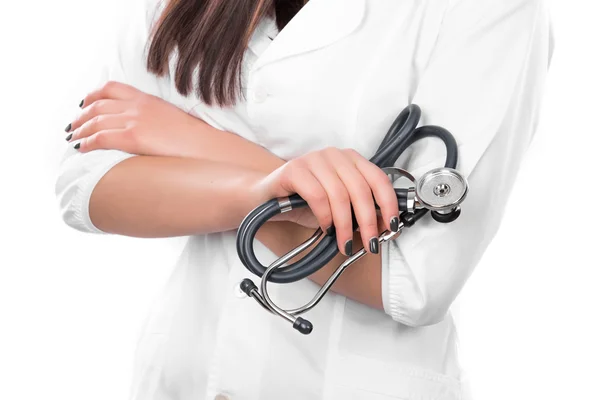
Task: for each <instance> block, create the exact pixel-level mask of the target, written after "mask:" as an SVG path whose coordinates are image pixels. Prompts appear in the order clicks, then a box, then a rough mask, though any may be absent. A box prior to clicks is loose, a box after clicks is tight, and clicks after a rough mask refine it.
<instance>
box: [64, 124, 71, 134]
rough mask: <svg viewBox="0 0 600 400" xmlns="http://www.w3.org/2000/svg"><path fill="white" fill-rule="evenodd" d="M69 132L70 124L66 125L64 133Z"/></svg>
mask: <svg viewBox="0 0 600 400" xmlns="http://www.w3.org/2000/svg"><path fill="white" fill-rule="evenodd" d="M70 130H71V124H69V125H67V127H66V128H65V132H69V131H70Z"/></svg>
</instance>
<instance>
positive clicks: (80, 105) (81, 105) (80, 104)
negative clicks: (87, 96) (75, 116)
mask: <svg viewBox="0 0 600 400" xmlns="http://www.w3.org/2000/svg"><path fill="white" fill-rule="evenodd" d="M83 101H84V100H81V103H79V108H81V107H83Z"/></svg>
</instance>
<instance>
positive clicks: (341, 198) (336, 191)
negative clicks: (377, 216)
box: [308, 153, 353, 256]
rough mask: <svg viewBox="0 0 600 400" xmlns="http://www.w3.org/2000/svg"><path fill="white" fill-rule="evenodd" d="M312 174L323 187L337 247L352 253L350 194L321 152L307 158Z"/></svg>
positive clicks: (343, 252)
mask: <svg viewBox="0 0 600 400" xmlns="http://www.w3.org/2000/svg"><path fill="white" fill-rule="evenodd" d="M308 164H309V165H310V168H311V172H312V174H313V175H314V176H315V177H316V178H317V180H318V181H319V183H320V184H321V186H323V188H324V189H325V192H326V193H327V197H328V200H329V206H330V209H331V214H332V219H333V226H334V227H335V232H336V238H337V242H338V248H339V249H340V252H341V253H342V254H346V255H347V256H350V255H352V237H353V231H352V211H351V207H350V196H349V195H348V190H347V189H346V187H345V186H344V183H343V182H342V181H341V180H340V177H339V176H338V175H337V173H336V172H335V169H334V168H332V166H331V165H330V163H329V162H328V161H327V160H326V159H325V157H324V156H323V154H322V153H315V154H314V155H312V156H311V157H310V158H309V159H308Z"/></svg>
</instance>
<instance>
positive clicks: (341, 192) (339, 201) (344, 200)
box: [331, 188, 350, 207]
mask: <svg viewBox="0 0 600 400" xmlns="http://www.w3.org/2000/svg"><path fill="white" fill-rule="evenodd" d="M331 197H332V199H331V200H332V202H333V203H334V204H335V206H336V207H347V206H348V204H350V195H349V194H348V191H347V190H345V189H344V188H338V189H335V190H334V191H333V192H332V194H331Z"/></svg>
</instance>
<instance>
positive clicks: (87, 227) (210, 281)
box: [57, 0, 552, 400]
mask: <svg viewBox="0 0 600 400" xmlns="http://www.w3.org/2000/svg"><path fill="white" fill-rule="evenodd" d="M145 2H146V3H145V7H146V13H145V14H146V15H145V16H146V18H144V13H140V15H139V16H138V17H139V18H132V21H130V23H128V24H127V27H125V31H124V32H123V33H122V34H120V35H119V38H120V40H119V46H118V51H117V58H116V59H115V60H114V61H113V62H112V63H109V64H108V65H107V69H106V71H107V74H106V75H105V76H104V77H103V78H108V79H112V80H119V81H123V82H125V83H129V84H132V85H134V86H136V87H138V88H140V89H141V90H144V91H147V92H150V93H153V94H156V95H160V96H162V97H163V98H165V99H167V100H169V101H170V102H172V103H174V104H176V105H177V106H179V107H181V108H182V109H184V110H186V111H189V112H190V113H192V114H194V115H196V116H198V117H200V118H202V119H204V120H205V121H207V122H208V123H210V124H212V125H213V126H215V127H217V128H220V129H223V130H227V131H231V132H235V133H237V134H239V135H240V136H242V137H244V138H247V139H249V140H251V141H253V142H256V143H258V144H260V145H262V146H264V147H266V148H267V149H269V150H270V151H272V152H273V153H275V154H277V155H278V156H279V157H282V158H284V159H290V158H293V157H297V156H300V155H302V154H304V153H306V152H308V151H311V150H315V149H319V148H323V147H326V146H336V147H352V148H355V149H356V150H358V151H359V152H360V153H361V154H363V155H364V156H365V157H367V158H369V157H370V156H371V155H372V154H373V152H374V151H375V149H376V148H377V146H378V144H379V142H380V141H381V139H382V137H383V135H384V134H385V132H386V131H387V129H388V127H389V125H390V124H391V122H392V121H393V120H394V118H395V117H396V115H397V113H398V112H399V111H400V110H402V109H403V108H404V107H405V106H406V105H407V104H409V103H416V104H418V105H420V106H421V108H422V110H423V123H425V124H436V125H441V126H444V127H445V128H447V129H449V130H450V131H451V132H452V133H453V134H454V135H455V137H456V139H457V141H458V143H459V146H460V148H459V149H460V157H459V166H458V169H459V170H461V171H462V172H463V173H464V174H466V175H467V177H468V179H469V183H470V186H471V191H470V194H469V196H468V198H467V200H466V202H465V203H464V206H463V213H462V216H461V217H460V218H459V219H458V220H457V221H456V222H455V223H452V224H448V225H443V224H437V223H435V222H432V220H431V219H430V217H427V219H424V220H422V221H420V223H419V224H418V225H417V226H415V227H413V228H411V229H410V230H407V231H406V232H405V233H404V234H403V235H401V236H400V237H399V238H398V239H397V240H395V241H394V242H393V243H391V244H389V245H384V246H383V247H382V257H383V263H382V270H383V280H382V291H383V300H384V305H385V312H382V311H378V310H374V309H371V308H369V307H366V306H364V305H361V304H358V303H356V302H354V301H351V300H348V299H346V298H344V297H342V296H339V295H336V294H333V293H331V294H329V295H327V296H326V298H325V299H324V301H323V302H322V303H321V304H320V305H319V306H318V307H317V308H316V309H315V310H313V311H311V312H310V313H309V314H308V315H307V318H308V319H310V320H311V321H312V322H313V323H314V325H315V330H314V332H313V333H312V334H311V335H310V336H302V335H300V334H298V333H297V332H296V331H294V330H293V329H292V328H291V327H290V325H289V324H288V323H286V322H284V321H283V320H281V319H279V318H275V317H273V316H270V315H268V314H267V313H265V312H264V310H262V309H261V308H260V307H259V306H257V304H256V303H255V302H254V300H251V299H248V298H246V297H245V295H244V294H242V293H241V292H240V291H239V289H238V284H239V282H240V281H241V280H242V279H243V278H246V277H249V273H248V272H247V271H246V270H245V269H244V267H243V266H242V264H241V263H240V262H239V260H238V259H237V254H236V250H235V232H224V233H218V234H210V235H202V236H193V237H190V238H189V241H188V243H187V246H186V247H185V250H184V252H183V254H182V255H181V258H180V259H179V261H178V263H177V266H176V269H175V272H174V274H173V276H172V279H171V280H170V281H169V282H168V284H167V285H166V287H165V291H164V294H163V296H162V297H161V298H160V300H159V301H158V303H157V305H156V307H155V309H154V311H153V312H152V313H151V315H150V316H149V319H148V323H147V326H146V327H145V332H144V334H143V336H142V337H141V339H140V342H139V347H138V351H137V358H136V370H135V381H134V383H133V390H132V399H134V400H166V399H185V400H188V399H195V400H198V399H211V400H212V399H214V398H215V396H217V395H223V396H226V397H227V398H230V399H239V400H259V399H260V400H278V399H286V400H296V399H297V400H307V399H323V400H325V399H327V400H332V399H335V400H338V399H340V400H341V399H344V400H347V399H348V400H350V399H354V400H357V399H369V400H390V399H448V400H450V399H452V400H453V399H461V398H464V396H465V394H464V391H463V388H462V383H461V382H462V374H461V372H460V367H459V363H458V360H457V354H456V338H455V328H454V323H453V320H452V318H451V316H450V314H449V313H448V312H447V311H448V308H449V306H450V305H451V303H452V302H453V300H454V298H455V297H456V295H457V294H458V293H459V291H460V290H461V288H462V287H463V285H464V283H465V281H466V280H467V278H468V277H469V275H470V274H471V272H472V270H473V268H474V267H475V266H476V265H477V263H478V261H479V259H480V257H481V255H482V254H483V252H484V250H485V249H486V247H487V246H488V244H489V243H490V241H491V240H492V238H493V237H494V235H495V233H496V231H497V228H498V225H499V223H500V220H501V217H502V214H503V210H504V207H505V204H506V201H507V198H508V196H509V194H510V191H511V187H512V184H513V182H514V179H515V176H516V174H517V171H518V169H519V165H520V163H521V161H522V159H523V157H524V155H525V152H526V149H527V147H528V145H529V143H530V141H531V139H532V137H533V134H534V131H535V128H536V124H537V118H538V114H539V108H540V98H541V94H542V89H543V85H544V81H545V78H546V72H547V67H548V64H549V60H550V55H551V54H550V53H551V48H552V47H551V38H550V23H549V17H548V14H547V10H546V6H545V4H544V2H543V1H542V0H402V1H383V0H311V1H310V2H309V3H308V4H307V5H306V6H305V7H304V8H303V9H302V10H301V11H300V12H299V14H298V15H297V16H296V17H295V18H294V19H293V20H292V21H291V22H290V23H289V24H288V25H287V26H286V27H285V28H284V29H283V30H282V31H281V32H280V33H279V34H278V35H277V36H276V37H275V39H274V40H272V41H271V40H270V39H269V38H268V36H267V33H268V32H272V30H273V28H274V26H273V21H272V20H268V19H265V20H263V21H262V23H261V26H260V28H259V29H257V31H256V32H255V34H254V36H253V37H252V40H251V43H250V46H249V49H248V51H247V53H246V58H245V62H244V67H243V92H244V94H245V96H246V100H247V101H241V102H240V103H238V104H237V105H236V106H235V107H232V108H225V109H218V108H213V107H208V106H206V105H205V104H203V103H201V102H200V101H198V99H197V98H195V97H194V96H188V97H183V96H181V95H179V94H178V93H177V91H176V90H175V88H174V86H173V82H172V76H171V77H165V78H160V79H159V78H156V77H154V76H152V75H150V74H149V73H148V72H146V71H145V69H144V45H145V43H146V35H147V32H148V29H149V28H150V25H151V23H152V21H153V20H154V19H155V18H156V16H157V14H156V13H155V9H154V8H155V6H156V2H157V0H145ZM174 60H175V57H173V60H172V61H174ZM131 156H133V155H130V154H125V153H122V152H119V151H96V152H92V153H89V154H79V153H77V152H76V151H74V150H69V151H68V153H67V155H66V157H65V160H64V162H63V164H62V171H61V174H60V176H59V178H58V181H57V195H58V197H59V199H60V204H61V207H62V211H63V215H64V218H65V221H66V222H67V223H68V224H69V225H71V226H73V227H74V228H76V229H79V230H82V231H89V232H99V230H98V229H97V228H95V227H94V226H93V225H92V223H91V221H90V219H89V215H88V208H87V205H88V203H89V199H90V195H91V192H92V190H93V188H94V186H95V185H96V183H97V182H98V180H99V179H100V178H101V177H102V175H103V174H104V173H105V172H106V171H108V170H109V169H110V168H111V167H112V166H114V165H115V164H116V163H118V162H120V161H122V160H123V159H125V158H127V157H131ZM443 158H444V152H443V146H442V145H441V144H440V143H439V142H437V141H436V140H435V139H426V140H424V141H421V142H419V143H417V144H416V145H415V146H413V148H412V149H411V151H410V152H407V153H406V154H405V155H403V156H402V157H401V159H400V160H399V162H398V163H397V165H398V166H400V167H403V168H406V169H408V170H409V171H412V172H414V174H415V175H416V176H417V177H418V176H420V175H421V174H422V173H423V172H425V171H427V170H428V169H431V168H433V167H438V166H441V165H442V164H443ZM256 247H257V253H258V256H259V258H260V259H261V260H263V261H264V263H268V262H270V261H272V260H273V259H274V258H275V256H274V255H273V254H272V253H271V252H270V251H269V250H268V249H266V248H265V247H264V246H263V245H261V244H260V243H257V244H256ZM253 278H254V280H255V282H258V279H256V277H253ZM316 289H317V286H316V285H315V284H313V283H312V282H310V281H308V280H306V281H302V282H298V283H296V284H293V285H274V286H273V289H272V291H273V295H274V298H275V299H277V300H279V301H280V302H281V303H282V304H283V305H284V306H296V305H299V304H303V303H304V302H305V301H306V300H307V299H309V298H310V297H312V295H313V293H314V292H315V290H316ZM132 290H134V288H132Z"/></svg>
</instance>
